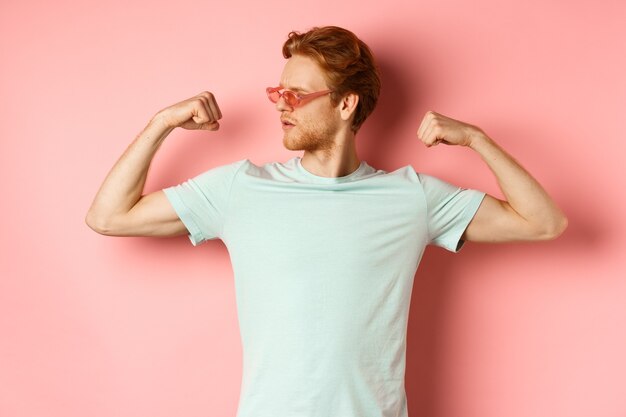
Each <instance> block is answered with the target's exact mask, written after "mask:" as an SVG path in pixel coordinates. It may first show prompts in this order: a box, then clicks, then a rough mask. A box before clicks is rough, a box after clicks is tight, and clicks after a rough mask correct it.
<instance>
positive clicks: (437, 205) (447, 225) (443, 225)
mask: <svg viewBox="0 0 626 417" xmlns="http://www.w3.org/2000/svg"><path fill="white" fill-rule="evenodd" d="M417 176H418V178H419V181H420V184H421V185H422V189H423V191H424V196H425V198H426V207H427V212H428V215H427V217H428V218H427V221H428V236H429V240H430V241H429V244H432V245H435V246H440V247H442V248H444V249H447V250H449V251H450V252H455V253H456V252H458V251H459V250H460V249H461V247H462V246H463V244H464V243H465V242H464V241H463V240H461V236H462V235H463V232H464V231H465V229H466V228H467V226H468V225H469V223H470V221H471V220H472V218H474V215H475V214H476V211H478V208H479V207H480V203H481V202H482V201H483V198H484V197H485V193H484V192H482V191H478V190H473V189H465V188H460V187H457V186H455V185H452V184H450V183H447V182H445V181H443V180H441V179H439V178H436V177H433V176H430V175H425V174H420V173H418V174H417Z"/></svg>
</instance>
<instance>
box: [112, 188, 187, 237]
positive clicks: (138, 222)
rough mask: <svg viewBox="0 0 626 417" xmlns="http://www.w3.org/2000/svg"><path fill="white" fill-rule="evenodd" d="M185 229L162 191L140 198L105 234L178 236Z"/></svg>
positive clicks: (114, 220) (116, 219)
mask: <svg viewBox="0 0 626 417" xmlns="http://www.w3.org/2000/svg"><path fill="white" fill-rule="evenodd" d="M187 233H188V231H187V228H186V227H185V225H184V224H183V222H182V221H181V220H180V218H179V217H178V214H177V213H176V211H175V210H174V208H173V207H172V205H171V204H170V202H169V200H168V199H167V197H166V196H165V193H164V192H163V190H159V191H155V192H153V193H150V194H146V195H144V196H142V197H141V198H140V199H139V201H137V203H136V204H135V205H134V206H133V208H132V209H130V211H129V212H128V213H126V214H125V215H121V216H118V217H117V218H115V219H113V221H112V223H111V227H110V230H109V232H108V233H107V234H109V235H113V236H161V237H164V236H179V235H184V234H187Z"/></svg>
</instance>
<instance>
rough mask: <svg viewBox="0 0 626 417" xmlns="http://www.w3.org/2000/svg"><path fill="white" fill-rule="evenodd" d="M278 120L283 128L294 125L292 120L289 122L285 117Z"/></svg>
mask: <svg viewBox="0 0 626 417" xmlns="http://www.w3.org/2000/svg"><path fill="white" fill-rule="evenodd" d="M280 121H281V123H282V125H283V129H288V128H291V127H294V126H295V123H294V122H291V121H289V120H287V119H280Z"/></svg>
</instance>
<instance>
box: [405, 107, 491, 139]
mask: <svg viewBox="0 0 626 417" xmlns="http://www.w3.org/2000/svg"><path fill="white" fill-rule="evenodd" d="M479 134H484V132H483V131H482V130H481V129H480V128H479V127H477V126H474V125H471V124H468V123H464V122H461V121H459V120H454V119H451V118H449V117H446V116H444V115H442V114H439V113H435V112H434V111H427V112H426V115H424V118H423V119H422V123H421V124H420V127H419V129H418V130H417V137H418V139H419V140H421V141H422V142H423V143H424V145H426V146H428V147H431V146H435V145H438V144H439V143H443V144H446V145H461V146H470V145H471V143H472V139H473V138H474V137H476V136H477V135H479Z"/></svg>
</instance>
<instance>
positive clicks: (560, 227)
mask: <svg viewBox="0 0 626 417" xmlns="http://www.w3.org/2000/svg"><path fill="white" fill-rule="evenodd" d="M567 225H568V220H567V217H566V216H565V215H561V216H559V217H558V218H556V219H554V221H553V222H551V223H550V224H549V225H547V226H546V227H545V228H544V230H543V232H542V233H541V235H540V237H539V239H540V240H554V239H556V238H557V237H559V236H561V235H562V234H563V232H565V229H567Z"/></svg>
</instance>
